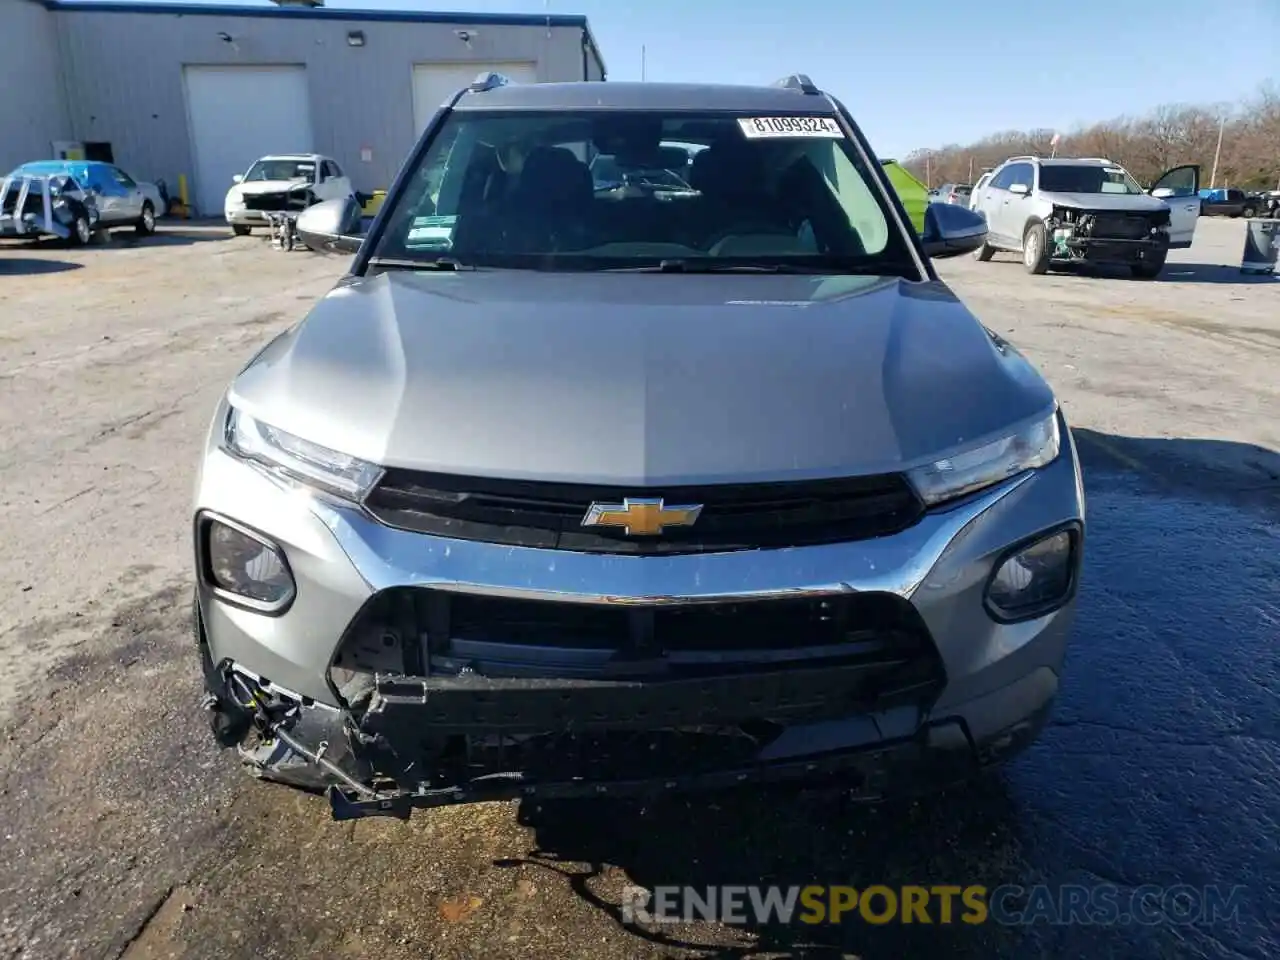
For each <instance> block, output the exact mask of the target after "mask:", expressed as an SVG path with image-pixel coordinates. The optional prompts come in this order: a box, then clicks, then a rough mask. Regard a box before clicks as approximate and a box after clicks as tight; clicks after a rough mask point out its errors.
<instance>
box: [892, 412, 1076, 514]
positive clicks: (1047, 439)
mask: <svg viewBox="0 0 1280 960" xmlns="http://www.w3.org/2000/svg"><path fill="white" fill-rule="evenodd" d="M1061 444H1062V437H1061V436H1060V435H1059V431H1058V414H1057V411H1056V410H1055V411H1054V412H1053V413H1052V414H1050V415H1049V416H1048V417H1046V418H1045V419H1043V420H1041V421H1039V422H1037V423H1034V424H1032V425H1031V426H1030V427H1028V428H1026V429H1025V430H1021V431H1019V432H1018V433H1015V434H1013V435H1012V436H1008V437H1005V438H1004V439H1002V440H996V441H994V442H993V443H987V444H983V445H982V446H981V447H977V448H976V449H973V450H968V451H966V452H965V453H960V454H957V455H956V456H954V457H948V458H946V459H945V460H938V461H936V462H934V463H931V464H928V465H927V466H923V467H917V468H916V469H915V470H912V471H911V472H910V473H909V474H908V477H909V478H910V480H911V483H912V485H913V486H914V487H915V488H916V492H917V493H918V494H920V498H921V499H922V500H923V501H924V502H925V503H926V504H928V505H929V506H932V505H934V504H936V503H941V502H943V501H944V500H952V499H955V498H956V497H961V496H964V495H965V494H966V493H972V492H973V491H975V490H981V489H982V488H983V487H989V486H991V485H992V484H996V483H999V482H1000V481H1002V480H1007V479H1008V478H1009V477H1012V476H1016V475H1017V474H1019V473H1022V472H1023V471H1025V470H1034V469H1035V468H1036V467H1043V466H1047V465H1048V464H1050V463H1053V461H1054V460H1056V459H1057V458H1058V452H1059V450H1060V449H1061Z"/></svg>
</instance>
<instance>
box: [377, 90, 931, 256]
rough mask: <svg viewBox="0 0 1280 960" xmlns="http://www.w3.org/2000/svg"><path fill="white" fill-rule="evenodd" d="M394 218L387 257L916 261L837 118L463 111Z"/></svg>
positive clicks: (385, 237)
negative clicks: (893, 224)
mask: <svg viewBox="0 0 1280 960" xmlns="http://www.w3.org/2000/svg"><path fill="white" fill-rule="evenodd" d="M384 222H385V223H386V229H385V232H383V234H382V235H381V237H379V238H378V240H377V242H376V243H375V246H374V248H373V250H372V256H373V257H374V258H376V259H380V260H384V261H391V260H400V261H404V260H410V261H414V260H421V261H438V260H440V259H441V258H449V259H451V260H455V261H457V262H459V263H461V264H465V265H467V266H477V267H483V266H495V267H524V268H534V269H543V270H590V269H619V268H621V269H625V268H637V269H640V268H644V267H646V266H658V265H664V264H665V265H671V263H672V262H675V263H678V264H682V265H689V267H690V268H692V269H702V268H720V267H726V268H727V267H729V266H731V265H733V264H744V265H751V264H759V265H772V266H776V267H782V266H788V267H795V268H798V269H814V270H819V269H822V270H825V271H826V272H835V273H838V272H841V270H846V271H848V272H876V271H883V272H885V273H898V274H904V273H907V271H910V273H909V274H908V275H911V276H917V275H918V267H916V266H915V265H914V262H913V261H912V259H911V254H910V249H909V241H908V239H907V238H906V237H905V236H904V235H903V234H902V233H901V232H900V231H899V230H897V229H895V228H894V227H892V226H891V222H892V221H891V220H890V219H889V217H888V213H887V207H886V202H885V200H884V198H883V197H882V196H881V195H880V192H879V190H878V189H877V188H876V186H875V185H874V183H872V182H871V180H870V178H869V176H868V174H867V171H866V169H865V165H864V163H863V162H862V160H861V158H860V156H859V154H858V152H857V150H856V148H855V146H854V144H853V142H852V141H850V140H848V139H847V138H846V137H845V136H844V134H843V132H842V130H841V128H840V127H839V125H838V124H837V123H836V122H835V120H834V119H833V118H831V117H812V116H810V117H800V116H796V117H785V118H776V117H775V118H753V117H743V116H740V115H737V114H728V113H709V114H695V113H689V112H679V113H670V114H662V113H649V112H638V111H603V110H600V111H590V112H583V113H566V112H546V113H542V112H538V113H533V112H529V111H519V112H514V111H513V112H509V113H497V112H489V111H485V112H480V111H475V112H470V111H459V112H455V113H453V114H451V115H450V116H449V117H448V119H447V120H446V121H445V124H444V126H443V127H442V129H441V130H440V132H439V133H438V134H437V135H436V137H435V138H434V140H433V141H432V143H431V145H430V147H429V148H428V150H427V151H426V153H425V155H423V156H422V157H421V158H420V159H419V160H418V161H417V164H416V167H415V168H414V169H413V170H412V171H411V172H410V174H409V176H408V178H407V179H406V181H405V187H404V189H403V190H402V191H399V196H398V197H396V198H395V199H394V201H393V205H392V207H391V209H390V210H388V212H387V215H386V219H385V221H384Z"/></svg>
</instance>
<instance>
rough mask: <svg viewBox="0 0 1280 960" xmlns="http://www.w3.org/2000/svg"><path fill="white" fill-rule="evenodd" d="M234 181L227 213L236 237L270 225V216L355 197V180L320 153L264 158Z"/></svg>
mask: <svg viewBox="0 0 1280 960" xmlns="http://www.w3.org/2000/svg"><path fill="white" fill-rule="evenodd" d="M232 179H233V185H232V187H231V189H230V190H228V191H227V198H226V200H225V201H224V202H223V213H224V214H225V215H226V218H227V223H229V224H230V225H231V229H232V231H233V232H234V233H235V234H236V236H244V235H245V234H247V233H249V231H250V230H252V229H253V228H254V227H255V226H258V227H261V226H266V225H267V223H268V217H267V214H268V213H271V212H286V211H295V212H296V211H299V210H304V209H306V208H307V207H309V206H311V205H312V204H314V203H319V202H320V201H322V200H335V199H340V198H342V197H347V196H350V195H351V180H350V178H349V177H348V176H347V175H346V174H345V173H343V171H342V168H341V167H339V166H338V162H337V161H336V160H334V159H332V158H331V157H324V156H321V155H320V154H316V153H287V154H278V155H274V156H269V157H263V158H262V159H261V160H256V161H254V164H253V166H251V167H250V168H249V169H248V171H247V172H246V173H244V174H236V176H235V177H233V178H232Z"/></svg>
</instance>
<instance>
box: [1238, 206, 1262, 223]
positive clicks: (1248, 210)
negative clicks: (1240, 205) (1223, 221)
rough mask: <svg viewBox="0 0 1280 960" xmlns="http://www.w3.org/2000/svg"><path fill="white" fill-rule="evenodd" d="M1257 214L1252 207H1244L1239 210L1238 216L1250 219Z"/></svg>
mask: <svg viewBox="0 0 1280 960" xmlns="http://www.w3.org/2000/svg"><path fill="white" fill-rule="evenodd" d="M1257 215H1258V211H1257V210H1255V209H1254V208H1253V207H1245V208H1244V209H1243V210H1241V211H1240V216H1242V217H1244V218H1245V219H1246V220H1252V219H1253V218H1254V217H1256V216H1257Z"/></svg>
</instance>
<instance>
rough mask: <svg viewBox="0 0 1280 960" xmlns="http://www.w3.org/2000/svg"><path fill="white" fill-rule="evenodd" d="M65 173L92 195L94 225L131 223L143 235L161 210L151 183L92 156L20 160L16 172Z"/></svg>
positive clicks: (160, 197) (153, 225)
mask: <svg viewBox="0 0 1280 960" xmlns="http://www.w3.org/2000/svg"><path fill="white" fill-rule="evenodd" d="M57 174H61V175H65V176H69V177H72V178H74V179H75V180H76V181H77V182H78V183H79V184H81V186H83V188H84V189H85V190H86V191H87V192H88V193H89V194H90V195H91V196H92V197H93V200H94V203H95V205H96V207H97V210H98V216H99V222H98V225H99V226H101V227H105V228H107V229H112V228H118V227H133V228H134V229H135V230H137V232H138V233H139V234H141V235H143V236H146V235H147V234H151V233H154V232H155V229H156V217H158V216H161V215H162V214H163V213H164V212H165V201H164V196H163V194H162V193H161V191H160V188H159V187H158V186H156V185H155V184H154V183H139V182H138V181H136V180H134V179H133V177H131V176H129V175H128V174H127V173H125V172H124V171H123V170H121V169H120V168H119V167H117V166H115V165H114V164H110V163H102V162H100V161H96V160H38V161H35V162H33V163H24V164H23V165H22V166H20V167H18V168H17V169H16V170H14V171H13V172H12V173H10V176H11V177H16V176H24V175H25V176H46V177H47V176H53V175H57Z"/></svg>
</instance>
